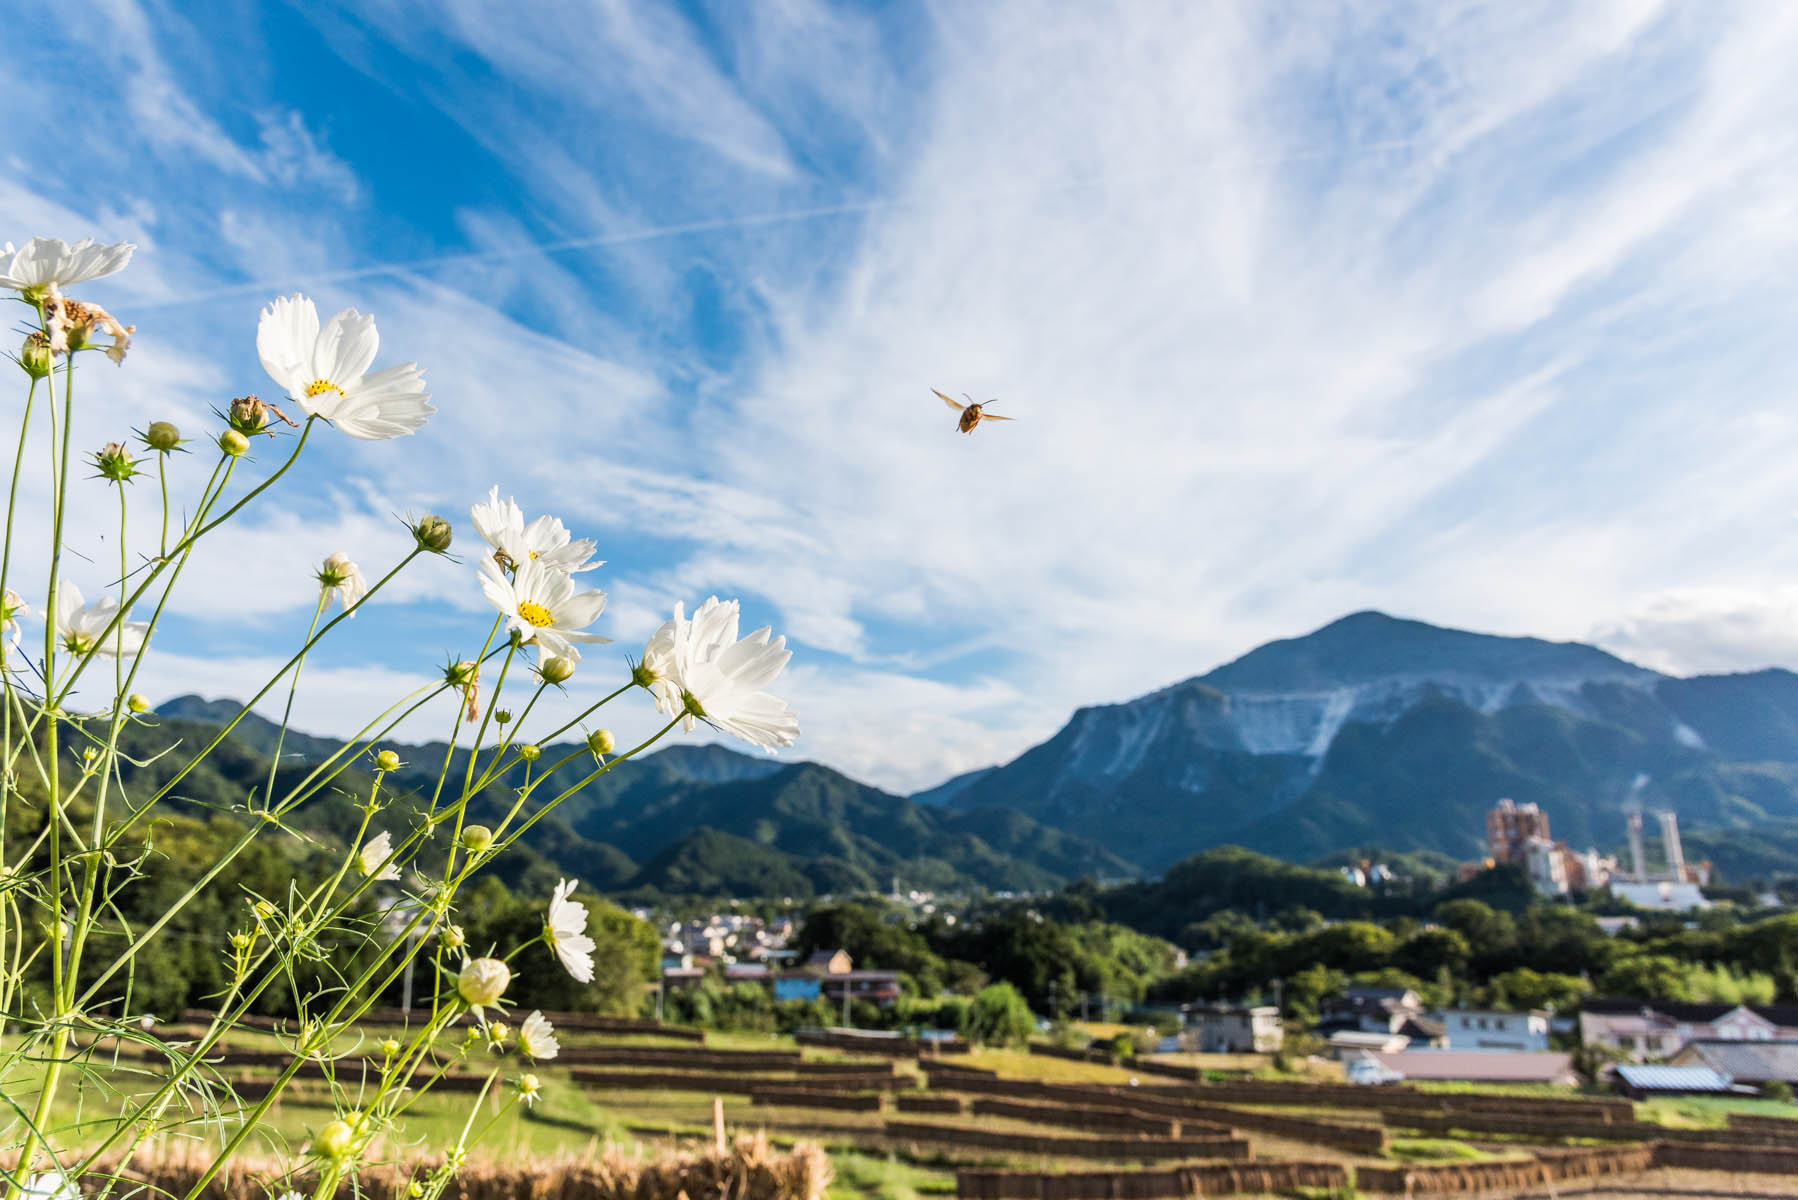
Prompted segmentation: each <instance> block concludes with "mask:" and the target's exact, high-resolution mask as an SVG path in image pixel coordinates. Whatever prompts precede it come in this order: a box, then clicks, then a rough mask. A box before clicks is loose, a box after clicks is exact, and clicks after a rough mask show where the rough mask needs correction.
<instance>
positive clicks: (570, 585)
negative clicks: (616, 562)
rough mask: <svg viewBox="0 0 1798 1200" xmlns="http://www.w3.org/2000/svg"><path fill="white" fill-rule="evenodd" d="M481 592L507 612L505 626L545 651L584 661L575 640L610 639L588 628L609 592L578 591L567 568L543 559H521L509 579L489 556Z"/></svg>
mask: <svg viewBox="0 0 1798 1200" xmlns="http://www.w3.org/2000/svg"><path fill="white" fill-rule="evenodd" d="M481 591H483V592H485V593H486V594H487V599H488V600H490V601H492V603H493V607H495V608H497V609H499V611H500V612H502V613H504V614H505V615H506V617H507V621H506V626H507V628H509V629H515V630H517V631H518V633H519V634H520V636H522V637H523V638H524V640H525V641H527V642H530V641H535V642H536V643H537V648H538V650H539V651H540V652H541V653H542V654H546V655H550V656H553V657H558V658H569V659H573V660H574V661H576V662H579V661H580V658H581V653H580V651H579V650H576V649H575V648H574V644H575V643H576V642H609V641H611V640H612V639H611V638H606V637H600V636H599V635H598V634H597V633H586V632H584V630H585V629H586V628H587V626H589V625H591V624H593V622H595V621H597V620H599V614H600V613H602V612H604V611H605V607H606V594H605V593H604V592H602V591H599V590H597V589H595V590H592V591H586V592H577V591H575V588H574V579H573V578H572V577H571V576H570V575H569V574H568V572H567V571H564V570H561V569H559V568H557V567H552V566H550V565H549V564H547V563H545V562H543V561H542V560H541V559H534V560H531V561H528V562H524V563H521V564H519V567H518V571H517V573H516V574H514V575H513V576H512V577H511V578H510V579H508V578H506V573H505V571H504V570H502V569H501V568H500V565H499V564H498V563H496V562H494V561H493V560H492V559H491V558H487V559H483V560H481Z"/></svg>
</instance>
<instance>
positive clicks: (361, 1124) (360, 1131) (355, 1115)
mask: <svg viewBox="0 0 1798 1200" xmlns="http://www.w3.org/2000/svg"><path fill="white" fill-rule="evenodd" d="M343 1123H344V1124H345V1125H348V1126H349V1127H350V1131H351V1132H352V1133H354V1134H355V1135H356V1136H357V1137H362V1136H363V1135H365V1134H367V1133H368V1131H369V1128H370V1124H371V1123H370V1121H369V1119H368V1114H367V1113H365V1112H363V1111H362V1110H361V1109H359V1108H352V1109H351V1110H350V1111H349V1112H346V1113H344V1114H343Z"/></svg>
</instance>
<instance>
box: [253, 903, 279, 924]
mask: <svg viewBox="0 0 1798 1200" xmlns="http://www.w3.org/2000/svg"><path fill="white" fill-rule="evenodd" d="M250 911H251V912H253V913H255V914H256V918H257V919H258V920H261V921H272V920H274V919H275V913H276V911H277V910H276V908H275V906H274V905H273V904H271V903H269V902H268V901H267V900H258V901H256V903H254V904H252V905H250Z"/></svg>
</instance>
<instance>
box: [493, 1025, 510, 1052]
mask: <svg viewBox="0 0 1798 1200" xmlns="http://www.w3.org/2000/svg"><path fill="white" fill-rule="evenodd" d="M511 1036H512V1030H511V1028H510V1027H509V1026H507V1024H506V1023H505V1022H504V1021H489V1022H488V1023H487V1044H488V1045H489V1046H492V1047H493V1048H494V1049H495V1050H498V1049H500V1048H502V1047H503V1046H505V1044H506V1039H507V1038H509V1037H511Z"/></svg>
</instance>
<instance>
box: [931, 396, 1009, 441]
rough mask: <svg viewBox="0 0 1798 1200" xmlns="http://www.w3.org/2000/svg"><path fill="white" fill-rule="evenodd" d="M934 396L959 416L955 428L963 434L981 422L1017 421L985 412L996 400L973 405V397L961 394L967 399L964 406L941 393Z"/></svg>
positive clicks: (971, 430) (972, 429)
mask: <svg viewBox="0 0 1798 1200" xmlns="http://www.w3.org/2000/svg"><path fill="white" fill-rule="evenodd" d="M930 390H931V391H933V392H936V389H935V388H931V389H930ZM936 394H937V398H938V399H940V400H941V401H942V402H943V403H944V404H947V405H948V406H949V407H950V408H953V409H954V410H955V411H956V412H958V413H960V414H961V420H960V421H958V422H956V426H955V427H956V428H957V429H959V430H961V431H962V432H963V433H973V432H974V426H976V425H978V424H980V422H982V421H1015V420H1016V419H1017V418H1016V417H1002V416H1000V415H999V414H998V413H993V412H987V411H986V410H987V409H989V408H991V407H992V406H993V405H995V404H997V403H998V401H997V400H988V401H987V402H986V403H985V404H976V403H974V397H972V396H969V395H968V394H967V393H966V392H963V393H962V395H963V396H966V397H967V401H968V402H967V403H966V404H957V403H956V402H955V401H953V400H951V399H949V397H947V396H945V395H943V393H941V392H936Z"/></svg>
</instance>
